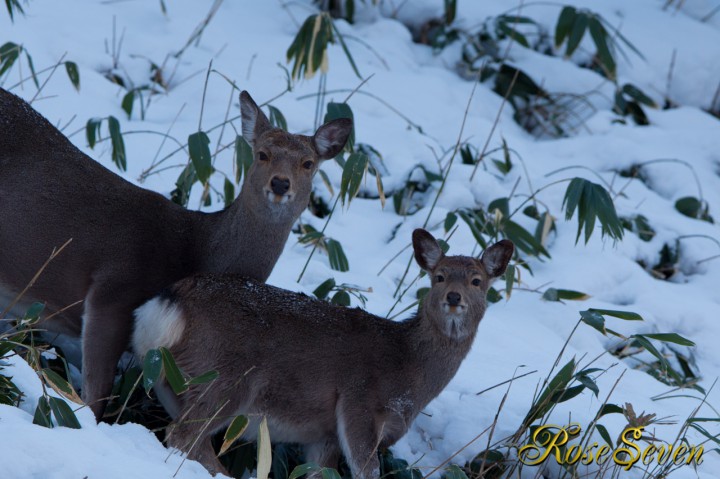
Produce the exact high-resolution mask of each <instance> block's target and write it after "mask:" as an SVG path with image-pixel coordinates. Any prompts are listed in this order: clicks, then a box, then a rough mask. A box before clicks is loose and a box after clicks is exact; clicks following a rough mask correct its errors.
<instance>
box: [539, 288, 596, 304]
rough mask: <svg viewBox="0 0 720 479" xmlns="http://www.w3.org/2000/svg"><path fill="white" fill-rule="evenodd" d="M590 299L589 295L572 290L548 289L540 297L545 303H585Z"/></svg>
mask: <svg viewBox="0 0 720 479" xmlns="http://www.w3.org/2000/svg"><path fill="white" fill-rule="evenodd" d="M588 298H590V295H588V294H586V293H581V292H580V291H573V290H572V289H556V288H548V289H547V290H546V291H545V292H544V293H543V295H542V299H544V300H546V301H562V300H564V299H565V300H569V301H585V300H586V299H588Z"/></svg>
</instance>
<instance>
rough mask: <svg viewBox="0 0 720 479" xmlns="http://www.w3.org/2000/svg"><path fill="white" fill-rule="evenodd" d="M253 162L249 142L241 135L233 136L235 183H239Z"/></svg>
mask: <svg viewBox="0 0 720 479" xmlns="http://www.w3.org/2000/svg"><path fill="white" fill-rule="evenodd" d="M252 163H253V151H252V147H251V146H250V144H249V143H248V142H247V140H245V138H243V137H242V136H239V135H238V136H237V138H235V165H236V170H237V172H236V177H235V183H238V184H239V183H240V180H241V179H242V176H243V174H245V175H246V176H247V172H248V171H249V170H250V167H251V166H252Z"/></svg>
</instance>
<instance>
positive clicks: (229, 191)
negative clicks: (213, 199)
mask: <svg viewBox="0 0 720 479" xmlns="http://www.w3.org/2000/svg"><path fill="white" fill-rule="evenodd" d="M223 199H224V200H225V208H227V207H228V206H230V205H231V204H232V203H233V201H234V200H235V185H233V183H232V181H230V180H228V179H227V178H225V182H224V183H223Z"/></svg>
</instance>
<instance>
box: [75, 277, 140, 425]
mask: <svg viewBox="0 0 720 479" xmlns="http://www.w3.org/2000/svg"><path fill="white" fill-rule="evenodd" d="M113 293H114V294H115V295H117V294H118V293H117V291H114V292H113ZM113 293H110V294H106V295H101V294H98V293H97V292H96V291H94V290H93V289H91V292H90V293H89V294H88V299H87V300H86V302H85V314H84V320H83V331H82V339H83V341H82V351H83V358H82V376H83V386H82V393H83V394H82V395H83V400H84V401H85V403H86V404H88V405H89V406H90V409H91V410H92V412H93V413H94V414H95V419H97V420H98V421H99V420H100V419H101V418H102V416H103V412H104V411H105V406H106V405H107V402H108V399H109V397H110V394H111V392H112V386H113V381H114V379H115V372H116V370H117V363H118V360H119V359H120V356H121V355H122V353H123V352H124V351H125V350H126V349H127V347H128V344H129V343H130V334H131V332H132V311H133V307H134V306H135V302H129V301H119V300H118V299H115V301H108V299H109V298H108V296H109V297H110V298H112V296H111V294H113ZM103 299H104V301H103Z"/></svg>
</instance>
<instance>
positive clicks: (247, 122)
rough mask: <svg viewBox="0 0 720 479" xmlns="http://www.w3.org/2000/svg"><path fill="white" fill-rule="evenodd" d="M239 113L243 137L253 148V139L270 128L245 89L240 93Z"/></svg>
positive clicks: (263, 114) (268, 122)
mask: <svg viewBox="0 0 720 479" xmlns="http://www.w3.org/2000/svg"><path fill="white" fill-rule="evenodd" d="M240 114H241V116H242V135H243V138H245V141H247V142H248V144H249V145H250V146H251V147H253V148H255V139H256V138H258V137H259V136H260V135H262V134H263V133H264V132H266V131H267V130H269V129H271V128H272V127H271V126H270V121H268V119H267V117H266V116H265V113H263V112H262V110H261V109H260V107H259V106H257V103H255V100H253V99H252V97H251V96H250V94H249V93H248V92H247V91H245V90H243V91H242V93H240Z"/></svg>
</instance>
